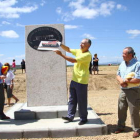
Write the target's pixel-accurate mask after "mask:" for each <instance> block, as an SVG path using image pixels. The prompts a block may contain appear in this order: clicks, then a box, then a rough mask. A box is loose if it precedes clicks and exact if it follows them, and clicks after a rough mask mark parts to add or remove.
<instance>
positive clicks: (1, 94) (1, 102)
mask: <svg viewBox="0 0 140 140" xmlns="http://www.w3.org/2000/svg"><path fill="white" fill-rule="evenodd" d="M4 102H5V96H4V89H3V84H0V119H1V118H2V117H3V116H4V113H3V109H4Z"/></svg>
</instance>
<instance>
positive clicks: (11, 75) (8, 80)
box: [5, 70, 15, 85]
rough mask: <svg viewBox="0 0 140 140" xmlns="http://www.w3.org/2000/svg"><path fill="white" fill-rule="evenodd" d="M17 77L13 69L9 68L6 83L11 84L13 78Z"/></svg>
mask: <svg viewBox="0 0 140 140" xmlns="http://www.w3.org/2000/svg"><path fill="white" fill-rule="evenodd" d="M14 78H15V75H14V74H13V72H12V71H11V70H9V71H8V72H7V74H6V78H5V83H6V84H7V85H11V80H12V79H14Z"/></svg>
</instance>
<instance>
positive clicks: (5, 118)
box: [1, 116, 10, 120]
mask: <svg viewBox="0 0 140 140" xmlns="http://www.w3.org/2000/svg"><path fill="white" fill-rule="evenodd" d="M8 119H10V117H8V116H4V117H2V118H1V120H8Z"/></svg>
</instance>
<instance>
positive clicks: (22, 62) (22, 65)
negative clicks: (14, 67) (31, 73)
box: [21, 59, 26, 73]
mask: <svg viewBox="0 0 140 140" xmlns="http://www.w3.org/2000/svg"><path fill="white" fill-rule="evenodd" d="M21 69H22V73H23V70H24V72H25V73H26V68H25V60H24V59H22V61H21Z"/></svg>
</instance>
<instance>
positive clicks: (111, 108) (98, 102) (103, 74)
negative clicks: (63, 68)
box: [5, 66, 139, 140]
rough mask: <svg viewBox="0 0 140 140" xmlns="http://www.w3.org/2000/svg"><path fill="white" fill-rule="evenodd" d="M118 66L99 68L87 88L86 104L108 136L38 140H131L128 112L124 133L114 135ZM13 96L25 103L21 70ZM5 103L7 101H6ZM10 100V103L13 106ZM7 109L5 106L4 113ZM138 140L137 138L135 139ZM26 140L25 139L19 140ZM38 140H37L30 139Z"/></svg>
mask: <svg viewBox="0 0 140 140" xmlns="http://www.w3.org/2000/svg"><path fill="white" fill-rule="evenodd" d="M117 69H118V66H100V67H99V70H100V71H99V75H90V80H89V86H88V104H89V105H90V106H91V107H92V108H93V110H94V111H95V112H96V113H97V114H98V115H99V117H100V118H101V119H102V121H103V122H104V123H105V124H106V125H108V130H109V134H108V135H101V136H93V137H70V138H43V139H39V140H132V139H133V138H132V134H133V131H132V129H131V120H130V115H129V111H128V117H127V121H126V129H125V132H124V133H121V134H114V133H113V132H114V130H115V128H116V124H117V101H118V96H119V92H120V89H119V85H118V84H117V82H116V72H117ZM72 70H73V67H68V68H67V86H68V87H69V84H70V80H71V77H72ZM13 94H14V95H15V96H17V97H18V98H19V100H20V101H19V102H21V103H23V102H27V99H26V75H25V74H22V73H21V70H17V71H16V76H15V87H14V92H13ZM6 101H7V100H6ZM14 102H15V101H14V100H13V99H12V101H11V103H13V104H14ZM8 109H9V107H7V106H6V105H5V111H7V110H8ZM137 139H139V138H137ZM20 140H27V139H20ZM30 140H38V139H35V138H33V139H30Z"/></svg>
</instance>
